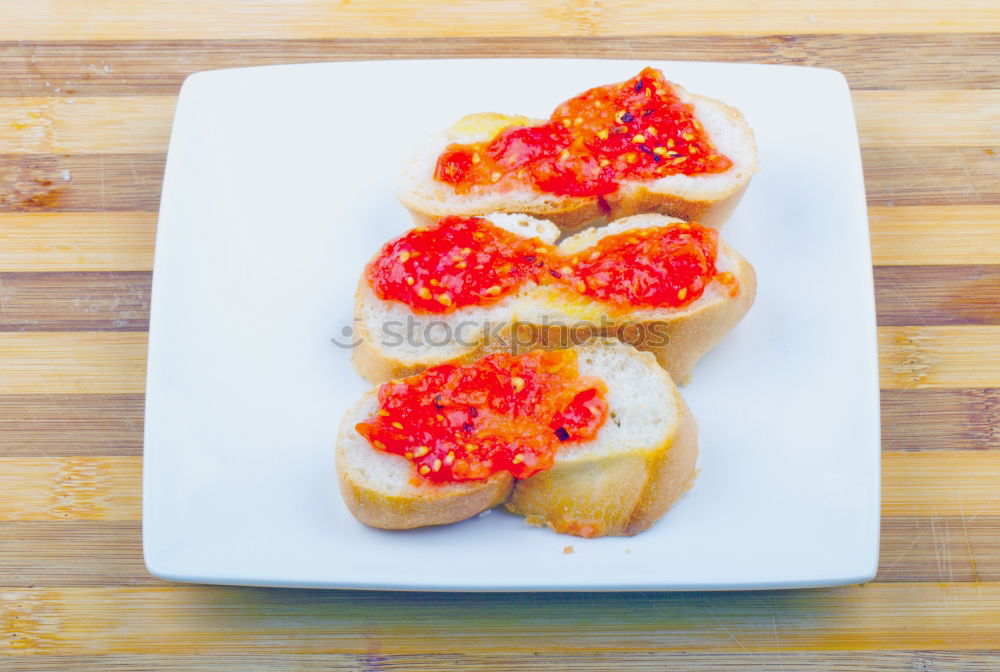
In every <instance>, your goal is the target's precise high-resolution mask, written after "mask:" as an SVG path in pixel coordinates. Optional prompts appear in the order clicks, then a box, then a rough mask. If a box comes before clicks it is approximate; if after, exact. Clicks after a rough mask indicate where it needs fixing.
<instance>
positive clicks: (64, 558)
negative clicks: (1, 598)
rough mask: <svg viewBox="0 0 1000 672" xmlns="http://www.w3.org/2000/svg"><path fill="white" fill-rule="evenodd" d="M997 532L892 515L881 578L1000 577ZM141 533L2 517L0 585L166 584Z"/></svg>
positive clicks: (104, 524)
mask: <svg viewBox="0 0 1000 672" xmlns="http://www.w3.org/2000/svg"><path fill="white" fill-rule="evenodd" d="M998 535H1000V518H997V517H981V516H980V517H977V516H923V517H920V516H916V517H914V516H890V517H886V518H884V519H883V520H882V534H881V551H880V556H879V560H880V562H879V573H878V576H877V578H876V581H879V582H900V581H907V582H922V581H950V582H981V581H1000V547H998V546H997V543H996V540H997V537H998ZM141 537H142V530H141V524H140V523H138V522H136V521H102V520H85V521H84V520H63V521H59V522H53V521H42V522H23V521H14V522H11V521H0V586H19V587H31V586H35V585H47V586H85V585H86V586H124V585H162V582H161V581H160V580H159V579H156V578H154V577H152V576H151V575H150V574H149V573H148V572H147V571H146V567H145V565H144V563H143V559H142V546H141ZM580 543H583V542H580ZM0 593H2V589H0Z"/></svg>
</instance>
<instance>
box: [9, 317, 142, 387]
mask: <svg viewBox="0 0 1000 672" xmlns="http://www.w3.org/2000/svg"><path fill="white" fill-rule="evenodd" d="M145 374H146V334H145V333H133V332H98V333H94V332H66V333H52V332H31V333H17V332H7V333H0V395H6V394H138V393H141V392H143V391H144V390H145Z"/></svg>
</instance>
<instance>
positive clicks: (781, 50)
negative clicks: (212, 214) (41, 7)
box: [0, 34, 1000, 96]
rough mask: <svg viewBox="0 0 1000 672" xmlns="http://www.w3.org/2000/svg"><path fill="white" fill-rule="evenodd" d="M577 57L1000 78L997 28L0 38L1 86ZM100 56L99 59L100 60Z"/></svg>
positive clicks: (880, 79) (893, 82)
mask: <svg viewBox="0 0 1000 672" xmlns="http://www.w3.org/2000/svg"><path fill="white" fill-rule="evenodd" d="M497 56H511V57H542V58H546V57H579V58H629V59H640V60H642V59H650V60H659V59H670V60H693V61H732V62H750V63H783V64H789V65H813V66H822V67H827V68H834V69H837V70H840V71H842V72H844V73H845V74H846V75H847V77H848V79H849V80H850V82H851V86H852V87H853V88H856V89H859V88H860V89H880V88H886V89H940V88H942V86H945V88H949V89H984V88H997V87H1000V73H998V70H997V68H996V63H997V62H998V61H1000V35H991V34H982V35H980V34H977V35H963V34H941V35H923V34H911V35H905V34H904V35H771V36H761V37H737V36H726V35H704V36H679V37H669V36H668V37H662V36H637V37H628V38H624V37H607V38H597V37H594V38H579V37H564V38H549V37H544V38H492V39H470V38H464V39H462V38H439V39H371V40H368V39H349V40H287V41H286V40H245V41H220V40H214V41H213V40H207V41H183V42H150V41H141V42H136V41H132V42H96V43H79V42H76V43H74V42H56V43H44V42H42V43H17V42H8V43H0V95H5V96H27V95H31V96H46V95H84V96H110V95H115V96H117V95H152V94H156V95H164V94H172V93H174V92H175V91H176V90H177V88H178V87H179V86H180V84H181V82H182V81H183V80H184V78H185V77H186V76H187V75H189V74H191V73H192V72H197V71H199V70H211V69H216V68H233V67H243V66H252V65H270V64H273V63H307V62H321V61H340V60H352V61H353V60H383V59H397V58H476V57H486V58H495V57H497ZM95 64H97V65H98V67H96V68H95V67H93V66H94V65H95Z"/></svg>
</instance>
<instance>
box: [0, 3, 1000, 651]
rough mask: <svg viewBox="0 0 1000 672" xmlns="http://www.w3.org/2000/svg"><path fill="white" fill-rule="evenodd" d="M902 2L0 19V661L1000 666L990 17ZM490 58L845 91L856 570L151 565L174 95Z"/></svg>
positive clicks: (358, 7) (381, 8)
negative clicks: (824, 82) (426, 587)
mask: <svg viewBox="0 0 1000 672" xmlns="http://www.w3.org/2000/svg"><path fill="white" fill-rule="evenodd" d="M908 4H909V7H908V8H906V9H902V8H900V7H899V6H898V5H899V3H895V2H888V1H887V0H870V1H867V2H861V1H860V0H848V1H845V2H834V1H833V0H807V1H806V2H798V3H792V2H753V3H749V2H745V3H731V2H725V1H723V0H679V1H678V2H671V3H642V2H635V1H634V0H633V1H627V0H620V1H614V0H607V1H602V0H573V1H570V0H563V1H560V2H555V1H533V0H512V1H502V2H482V3H469V2H441V3H437V4H428V3H427V2H426V0H424V1H420V2H418V1H416V0H393V1H386V2H375V1H373V0H341V1H339V2H336V1H323V0H292V1H291V2H285V3H268V2H265V1H263V0H261V1H253V2H245V1H242V2H240V1H237V0H208V1H205V2H194V1H192V0H177V1H175V2H169V3H165V2H151V1H150V0H136V1H133V2H128V3H122V2H114V1H112V0H90V1H89V2H77V1H75V0H52V1H50V2H32V1H29V0H23V1H21V2H8V3H4V4H3V5H0V669H4V670H7V669H11V670H55V669H73V670H95V671H96V670H101V671H104V670H109V669H115V670H182V669H184V670H186V669H192V670H193V669H208V668H211V669H220V670H234V671H236V670H238V671H244V670H258V669H259V670H275V669H287V670H292V669H294V670H341V669H343V670H390V669H391V670H402V669H406V670H440V669H443V668H445V667H458V668H465V669H481V670H498V669H520V670H552V669H574V670H584V669H586V670H607V669H615V670H625V669H628V670H633V669H635V670H639V669H641V670H660V669H665V668H667V667H669V666H672V667H674V668H677V669H685V670H713V671H716V670H750V669H752V670H782V669H783V670H827V669H837V670H855V669H872V670H880V671H897V670H898V671H903V670H922V671H931V670H984V671H986V670H996V669H1000V159H998V158H997V155H996V154H995V152H996V151H1000V67H998V64H1000V5H998V4H997V2H996V1H995V0H989V1H987V0H961V1H959V2H954V3H949V4H948V5H947V6H945V5H944V4H943V3H940V2H937V1H934V0H915V1H914V2H911V3H908ZM491 56H542V57H544V56H581V57H601V58H636V59H647V58H648V59H651V60H652V59H677V60H720V61H745V62H760V63H789V64H803V65H819V66H825V67H832V68H837V69H839V70H841V71H843V72H844V73H845V74H846V75H847V77H848V79H849V81H850V83H851V86H852V89H853V92H854V102H855V108H856V111H857V116H858V125H859V129H860V133H861V142H862V150H863V159H864V164H865V173H866V188H867V191H868V199H869V205H870V211H869V216H870V219H871V232H872V246H873V256H874V259H873V261H874V264H875V267H874V274H875V281H876V299H877V304H878V320H879V342H880V357H881V364H880V372H881V382H882V411H883V414H882V422H883V451H884V453H883V463H882V465H883V479H884V485H883V501H884V503H883V520H882V551H881V552H882V556H881V565H880V569H879V574H878V577H877V579H876V580H875V581H873V582H871V583H869V584H866V585H862V586H850V587H845V588H836V589H816V590H801V591H786V592H749V593H691V594H659V593H622V594H582V593H577V594H540V595H537V594H527V595H503V594H499V595H489V594H487V595H476V594H465V595H463V594H459V595H453V594H431V593H375V592H336V591H333V592H310V591H298V590H271V589H251V588H222V587H212V586H192V585H180V584H170V583H165V582H162V581H159V580H156V579H153V578H152V577H150V576H149V575H148V574H147V573H146V571H145V570H144V567H143V564H142V556H141V543H140V486H139V482H140V461H141V453H142V420H143V396H142V395H143V378H144V366H145V347H146V329H147V323H148V309H149V291H150V269H151V264H152V253H153V239H154V233H155V227H156V214H155V213H156V210H157V206H158V199H159V192H160V183H161V176H162V171H163V161H164V152H165V149H166V144H167V139H168V134H169V129H170V122H171V118H172V113H173V106H174V101H175V96H176V94H177V90H178V87H179V85H180V83H181V81H182V80H183V79H184V77H185V76H187V75H188V74H190V73H191V72H195V71H198V70H203V69H210V68H222V67H235V66H245V65H262V64H268V63H298V62H309V61H330V60H345V59H350V60H354V59H383V58H445V57H447V58H455V57H491ZM789 95H794V92H789ZM682 551H683V549H679V552H682Z"/></svg>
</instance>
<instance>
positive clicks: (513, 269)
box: [366, 217, 554, 313]
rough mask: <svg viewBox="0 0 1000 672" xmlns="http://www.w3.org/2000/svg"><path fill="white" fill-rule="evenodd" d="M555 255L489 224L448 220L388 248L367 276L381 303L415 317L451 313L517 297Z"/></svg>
mask: <svg viewBox="0 0 1000 672" xmlns="http://www.w3.org/2000/svg"><path fill="white" fill-rule="evenodd" d="M552 249H554V248H552V246H551V245H544V244H543V243H541V241H539V240H537V239H529V238H523V237H521V236H517V235H514V234H513V233H510V232H508V231H506V230H504V229H501V228H500V227H498V226H494V225H493V224H491V223H490V222H488V221H486V220H485V219H480V218H476V217H464V218H463V217H445V218H444V219H442V220H440V221H438V222H437V223H435V224H434V225H433V226H430V227H420V228H416V229H413V230H411V231H410V232H409V233H406V234H404V235H403V236H400V237H399V238H396V239H395V240H392V241H390V242H388V243H386V244H385V245H384V246H383V247H382V249H381V251H380V252H379V254H378V256H376V257H375V259H374V260H372V262H371V263H370V264H369V265H368V268H367V270H366V273H367V276H368V283H369V285H370V286H371V288H372V290H373V291H374V292H375V294H376V296H378V297H379V298H381V299H391V300H394V301H400V302H402V303H405V304H406V305H408V306H410V307H411V308H413V309H414V310H415V311H417V312H424V313H447V312H452V311H454V310H455V309H457V308H462V307H464V306H470V305H486V304H489V303H493V302H495V301H496V300H498V299H500V298H502V297H504V296H507V295H508V294H510V293H512V292H515V291H517V288H518V287H520V286H521V284H522V283H524V282H525V281H526V280H529V279H534V278H537V276H538V275H539V273H540V272H541V269H542V267H543V266H544V261H543V259H544V258H546V256H547V255H549V254H551V250H552Z"/></svg>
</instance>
